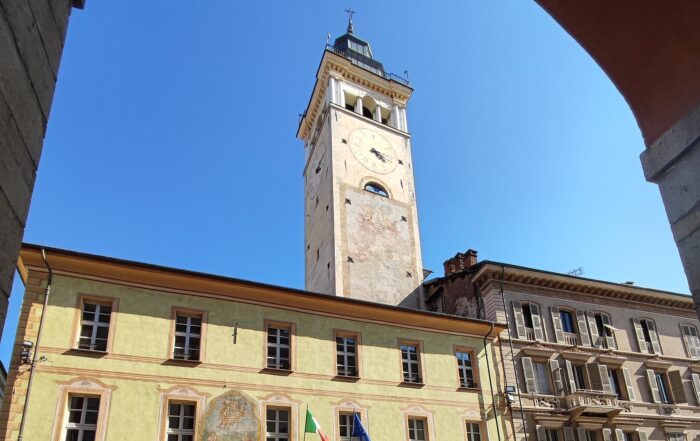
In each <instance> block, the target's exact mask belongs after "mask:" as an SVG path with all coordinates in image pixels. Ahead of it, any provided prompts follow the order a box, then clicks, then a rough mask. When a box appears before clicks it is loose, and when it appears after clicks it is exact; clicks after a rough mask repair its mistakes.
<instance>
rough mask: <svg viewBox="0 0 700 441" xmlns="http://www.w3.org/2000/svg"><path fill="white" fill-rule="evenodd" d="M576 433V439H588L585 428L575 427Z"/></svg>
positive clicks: (582, 440) (580, 440)
mask: <svg viewBox="0 0 700 441" xmlns="http://www.w3.org/2000/svg"><path fill="white" fill-rule="evenodd" d="M576 434H577V435H578V441H588V437H587V436H586V429H584V428H583V427H577V428H576Z"/></svg>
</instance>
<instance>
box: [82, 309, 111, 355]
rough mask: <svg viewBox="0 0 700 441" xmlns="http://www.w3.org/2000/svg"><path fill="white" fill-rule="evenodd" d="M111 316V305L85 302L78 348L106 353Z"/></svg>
mask: <svg viewBox="0 0 700 441" xmlns="http://www.w3.org/2000/svg"><path fill="white" fill-rule="evenodd" d="M111 316H112V304H111V303H110V304H103V303H96V302H93V301H85V302H83V308H82V312H81V320H80V338H79V340H78V348H80V349H87V350H90V351H102V352H106V351H107V340H108V338H109V322H110V319H111Z"/></svg>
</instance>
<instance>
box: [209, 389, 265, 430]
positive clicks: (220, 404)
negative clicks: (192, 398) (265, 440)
mask: <svg viewBox="0 0 700 441" xmlns="http://www.w3.org/2000/svg"><path fill="white" fill-rule="evenodd" d="M256 409H257V406H256V404H255V401H254V400H253V399H251V398H250V397H248V396H247V395H245V394H243V393H241V392H238V391H236V390H231V391H228V392H226V393H223V394H221V395H219V396H218V397H216V398H214V399H213V400H211V401H210V402H209V405H208V406H207V410H206V412H205V414H204V421H203V422H202V439H201V441H259V440H260V439H261V437H260V436H261V430H262V429H261V424H260V417H259V416H258V414H257V410H256Z"/></svg>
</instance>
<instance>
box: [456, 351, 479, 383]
mask: <svg viewBox="0 0 700 441" xmlns="http://www.w3.org/2000/svg"><path fill="white" fill-rule="evenodd" d="M455 357H457V370H458V372H459V386H460V387H476V382H475V381H474V369H473V368H472V357H473V355H472V353H471V352H468V351H456V352H455Z"/></svg>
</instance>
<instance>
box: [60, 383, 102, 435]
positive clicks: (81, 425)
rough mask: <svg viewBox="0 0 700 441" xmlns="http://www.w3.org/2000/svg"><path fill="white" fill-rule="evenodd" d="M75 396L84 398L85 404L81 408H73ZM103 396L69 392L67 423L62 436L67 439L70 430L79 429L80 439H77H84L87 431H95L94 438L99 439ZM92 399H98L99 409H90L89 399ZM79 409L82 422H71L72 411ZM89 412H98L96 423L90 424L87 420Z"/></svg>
mask: <svg viewBox="0 0 700 441" xmlns="http://www.w3.org/2000/svg"><path fill="white" fill-rule="evenodd" d="M73 398H82V399H83V405H82V406H81V408H80V409H77V408H72V407H71V405H72V401H73ZM101 398H102V397H101V396H99V395H89V394H80V393H69V394H68V403H67V405H68V408H67V411H66V423H65V425H64V428H63V435H62V438H63V439H65V438H66V437H67V435H68V431H69V430H77V431H78V439H77V441H83V437H84V435H85V432H94V436H93V439H97V426H98V423H99V421H100V404H101ZM90 399H96V400H97V410H88V408H87V407H88V401H89V400H90ZM75 410H77V411H79V412H80V422H77V423H72V422H70V415H71V411H75ZM88 412H94V413H96V414H97V415H96V417H95V423H94V424H88V423H86V422H85V419H86V416H87V414H88Z"/></svg>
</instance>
